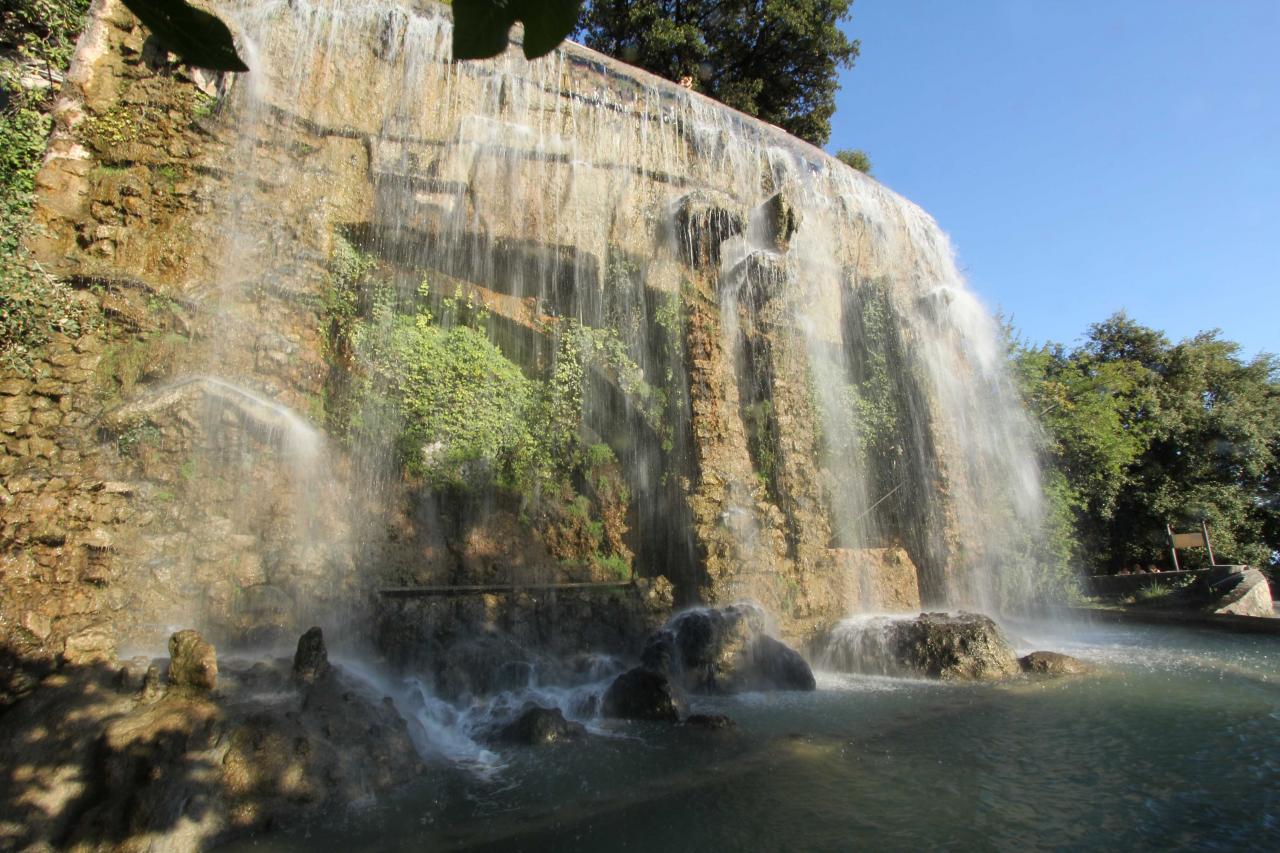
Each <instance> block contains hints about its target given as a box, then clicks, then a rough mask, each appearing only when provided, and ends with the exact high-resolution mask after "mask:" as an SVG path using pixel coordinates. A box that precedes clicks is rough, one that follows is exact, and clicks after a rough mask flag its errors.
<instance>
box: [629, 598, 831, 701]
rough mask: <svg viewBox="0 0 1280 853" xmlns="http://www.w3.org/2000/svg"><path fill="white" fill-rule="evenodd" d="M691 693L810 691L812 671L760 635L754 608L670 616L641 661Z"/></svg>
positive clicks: (704, 610) (795, 655) (703, 610)
mask: <svg viewBox="0 0 1280 853" xmlns="http://www.w3.org/2000/svg"><path fill="white" fill-rule="evenodd" d="M641 662H642V663H643V664H644V666H646V667H648V668H649V669H652V670H654V671H657V672H662V673H665V674H667V675H668V676H669V677H670V678H671V679H672V680H673V681H675V682H676V683H677V684H679V685H680V686H681V687H682V688H683V689H685V690H688V691H690V692H693V693H737V692H741V691H744V690H813V689H814V687H815V686H816V685H815V682H814V678H813V671H812V670H811V669H810V668H809V664H808V663H806V662H805V660H804V658H803V657H801V656H800V654H799V653H798V652H796V651H795V650H794V649H791V648H789V647H788V646H787V645H785V644H784V643H782V642H780V641H778V640H776V639H774V638H773V637H770V636H769V635H768V634H767V633H765V629H764V614H763V613H762V612H761V610H760V609H759V608H758V607H755V606H753V605H749V604H735V605H730V606H728V607H722V608H699V609H696V610H689V611H686V612H684V613H680V614H677V615H676V616H674V617H673V618H672V619H671V621H670V622H668V623H667V626H666V627H665V628H663V629H661V630H659V631H657V632H655V633H654V634H653V635H652V636H651V637H650V638H649V641H648V643H647V644H646V646H645V650H644V653H643V655H642V657H641Z"/></svg>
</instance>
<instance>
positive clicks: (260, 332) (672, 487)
mask: <svg viewBox="0 0 1280 853" xmlns="http://www.w3.org/2000/svg"><path fill="white" fill-rule="evenodd" d="M217 5H218V10H219V11H220V12H222V13H223V14H225V15H226V17H227V18H228V20H229V21H230V22H231V23H232V24H233V28H234V29H235V30H236V32H237V35H238V38H239V40H240V42H241V43H242V45H244V46H245V48H246V53H247V55H249V56H251V57H252V59H253V63H252V64H253V71H252V72H251V73H250V74H248V75H246V76H245V77H244V78H243V82H242V83H240V84H238V85H237V86H235V87H234V88H233V91H232V92H231V94H230V96H229V98H228V103H227V105H226V106H225V107H224V109H225V110H226V115H227V122H228V127H230V128H232V129H233V133H232V136H231V138H229V139H228V140H227V141H226V152H227V153H226V157H225V159H226V162H227V168H228V169H229V170H230V175H231V178H230V180H229V182H228V187H229V188H228V189H227V190H226V191H224V195H223V197H222V198H221V199H220V200H219V203H218V210H219V212H220V213H219V215H220V216H222V217H224V221H225V224H224V225H223V226H222V227H221V229H220V230H221V233H222V234H223V235H224V237H223V246H224V249H223V254H224V257H225V262H224V264H223V272H222V275H221V279H222V281H223V286H222V287H221V288H220V290H219V296H218V298H219V303H220V305H221V312H222V315H223V317H224V318H225V323H226V331H225V334H222V335H220V336H219V338H218V340H216V341H215V342H214V343H213V345H212V346H210V348H209V353H210V355H209V358H210V361H211V363H212V367H211V368H210V370H211V372H215V373H217V374H219V375H222V376H227V377H236V380H235V381H236V382H237V383H238V384H240V385H242V386H244V387H252V388H258V389H267V390H270V391H271V392H272V395H273V396H276V397H278V398H279V399H283V400H286V401H292V402H295V403H296V404H301V402H302V400H303V399H304V398H305V397H307V396H310V397H312V398H313V399H315V398H320V399H322V400H323V403H324V406H325V408H326V410H325V412H324V417H325V419H326V421H327V426H328V428H329V431H330V433H331V434H332V435H333V436H334V437H335V439H339V440H340V442H339V441H335V442H333V443H334V444H337V443H343V444H345V450H343V451H342V453H341V454H340V455H341V456H342V461H340V460H339V459H338V458H337V456H335V455H334V453H333V448H331V447H329V446H325V447H324V448H322V449H321V451H320V454H321V456H322V457H323V458H322V459H318V460H317V461H315V462H314V466H315V467H316V468H317V469H319V470H325V471H330V472H333V474H332V476H329V477H327V478H326V479H327V480H329V481H333V482H330V484H329V486H328V492H329V497H328V498H327V502H326V503H325V505H324V506H323V507H318V508H317V509H315V510H314V511H311V512H310V513H309V518H311V519H312V520H313V521H312V522H309V523H308V524H307V525H304V527H305V531H306V532H305V533H304V535H302V536H300V537H295V543H296V544H295V551H294V553H293V554H292V555H291V556H289V555H282V557H281V558H280V568H281V571H282V572H287V571H288V570H289V568H288V567H289V566H297V565H299V563H300V562H302V561H307V562H311V563H314V564H316V565H319V566H323V569H322V570H319V571H312V572H311V573H310V574H309V575H308V577H309V578H311V579H312V580H308V581H306V582H303V583H301V584H295V590H294V592H293V594H294V595H295V597H298V596H301V597H303V598H305V597H306V596H305V595H302V593H301V592H298V590H307V589H310V590H313V591H315V592H316V594H317V595H318V598H317V601H318V602H320V603H318V604H313V605H308V607H309V609H308V610H307V612H310V613H317V614H323V613H324V612H326V611H325V609H324V608H325V607H328V608H329V612H333V606H334V603H335V601H342V600H344V599H345V600H348V601H350V600H356V599H360V598H361V597H362V596H363V595H366V594H367V593H368V592H369V591H370V587H371V586H372V585H373V584H375V583H383V584H387V583H392V584H408V585H413V584H427V585H437V586H441V585H449V584H459V583H461V584H472V585H480V586H484V585H485V584H489V585H493V584H495V583H496V584H508V585H510V586H511V587H512V588H513V589H515V588H517V587H519V586H521V585H525V584H534V583H549V582H563V581H575V582H577V581H593V582H598V581H603V580H608V579H611V578H614V579H616V578H620V577H629V576H631V575H632V573H634V575H636V576H639V577H642V578H651V577H656V576H657V575H660V574H661V575H666V576H667V577H668V578H670V579H671V581H673V582H674V584H675V588H676V597H677V600H678V601H682V602H685V603H690V602H694V601H697V600H704V601H710V602H726V601H732V600H741V599H751V600H755V601H758V602H760V604H761V605H763V606H764V607H765V608H766V609H767V610H768V611H769V612H770V613H771V614H772V615H773V617H774V618H776V619H777V621H778V624H779V626H780V628H781V630H782V631H783V633H784V635H787V636H790V637H793V638H805V637H809V636H812V634H813V632H814V630H815V629H820V628H821V627H822V626H824V625H829V624H831V623H832V622H833V621H834V620H836V619H838V618H839V617H841V616H842V615H844V614H847V613H850V612H858V611H876V610H883V609H894V608H897V609H901V608H902V607H918V606H919V604H920V603H921V602H922V601H923V602H924V603H929V604H939V605H946V606H960V605H964V606H970V607H977V608H982V609H985V610H988V611H996V610H1000V609H1002V608H1008V607H1016V606H1019V605H1021V604H1024V603H1026V601H1027V600H1028V598H1029V597H1030V596H1031V594H1032V593H1033V591H1034V590H1033V585H1032V583H1031V580H1030V576H1029V575H1028V573H1027V571H1026V566H1025V565H1024V564H1023V563H1022V561H1020V559H1019V557H1020V549H1021V548H1023V547H1024V546H1025V544H1026V543H1027V542H1028V541H1031V540H1032V539H1034V533H1033V531H1034V529H1035V528H1036V525H1037V523H1038V518H1039V503H1038V495H1039V484H1038V477H1037V470H1036V465H1035V461H1034V454H1033V452H1032V443H1031V435H1030V428H1029V426H1028V424H1027V422H1026V421H1025V419H1024V417H1023V415H1022V414H1021V412H1020V409H1019V406H1018V404H1017V400H1016V395H1015V394H1014V392H1013V390H1012V388H1011V385H1010V382H1009V379H1008V377H1007V376H1006V374H1005V370H1004V366H1003V360H1002V354H1001V350H1000V342H999V336H998V334H997V329H996V328H995V325H994V323H993V322H992V321H991V319H990V317H989V316H988V315H987V313H986V312H985V311H984V310H983V309H982V307H981V306H980V305H979V304H978V302H977V301H976V300H975V298H974V297H973V296H972V294H970V293H969V292H968V291H967V290H966V289H965V286H964V283H963V281H962V279H961V277H960V276H959V273H958V272H957V270H956V266H955V263H954V260H953V258H952V255H951V250H950V247H949V245H948V244H947V240H946V238H945V236H944V235H943V234H942V233H941V232H940V231H939V230H938V228H937V226H936V225H935V224H934V222H933V221H932V220H931V219H930V218H929V217H928V216H927V215H926V214H925V213H923V212H922V211H921V210H919V209H918V208H917V207H915V206H914V205H912V204H910V203H909V202H906V201H905V200H903V199H901V198H900V197H898V196H896V195H894V194H893V193H892V192H890V191H888V190H886V189H885V188H883V187H881V186H880V185H878V184H876V183H875V182H874V181H872V180H870V179H868V178H866V177H865V176H863V175H861V174H858V173H855V172H853V171H852V170H850V169H848V168H846V167H844V166H843V165H842V164H839V163H837V162H835V161H833V160H832V159H830V158H828V157H827V156H826V155H824V154H822V153H821V152H819V151H818V150H816V149H814V148H811V147H809V146H807V145H805V144H803V143H800V142H798V141H797V140H794V139H792V138H790V137H787V136H786V135H785V134H782V133H780V132H779V131H777V130H776V129H774V128H771V127H768V126H766V125H763V124H761V123H759V122H756V121H754V120H751V119H748V118H746V117H743V116H741V115H739V114H736V113H733V112H731V111H729V110H726V109H724V108H723V107H721V106H719V105H717V104H715V103H713V102H711V101H709V100H707V99H705V98H702V97H700V96H697V95H695V94H692V93H690V92H687V91H685V90H683V89H681V88H679V87H677V86H673V85H671V84H669V83H666V82H664V81H661V80H658V79H656V78H651V77H649V76H647V75H644V74H642V73H639V72H633V71H630V70H626V71H624V70H623V67H622V66H618V65H615V64H614V63H613V62H612V61H610V60H606V59H604V58H602V57H599V56H598V55H595V54H592V53H590V52H589V51H585V50H583V49H581V48H577V47H575V46H572V45H566V46H565V47H564V48H562V49H560V50H558V51H557V52H555V53H554V54H552V55H551V56H549V57H547V58H544V59H542V60H538V61H534V62H527V61H525V60H524V59H522V58H520V57H519V56H518V55H517V52H509V53H508V54H507V55H504V56H503V57H500V58H498V59H496V60H493V61H489V62H483V63H462V64H455V63H451V62H450V61H449V47H448V45H449V40H450V33H451V23H450V20H449V18H448V15H447V13H445V12H444V10H443V9H442V8H441V7H438V6H436V5H435V4H432V3H398V2H391V0H366V2H354V3H352V2H336V0H335V2H327V0H289V2H286V1H285V0H274V1H273V2H252V3H251V2H226V3H219V4H217ZM308 326H309V327H310V329H312V330H314V329H315V328H316V327H317V326H319V328H320V331H319V333H318V334H319V341H318V343H317V341H316V334H317V333H316V332H314V331H309V332H306V333H303V332H300V331H294V332H293V333H292V334H287V333H285V330H288V329H294V330H299V329H305V328H307V327H308ZM281 353H283V356H281ZM459 353H462V355H463V356H465V358H466V359H472V361H466V360H459V359H460V358H461V356H460V355H459ZM264 354H265V355H264ZM477 358H479V359H482V360H484V359H487V361H486V362H485V365H486V366H485V367H483V368H481V369H479V371H478V372H477V368H476V367H475V364H474V363H473V361H474V359H477ZM415 359H417V361H415ZM424 365H425V366H424ZM433 371H434V373H433ZM451 377H452V378H451ZM211 387H212V386H211ZM566 424H567V427H566V426H565V425H566ZM544 457H545V458H544ZM531 459H532V460H533V461H530V460H531ZM539 459H541V460H542V461H541V462H539V461H538V460H539ZM405 471H408V472H409V475H410V476H409V477H408V478H406V476H405V474H404V472H405ZM337 480H342V482H343V484H342V487H341V488H338V487H337V486H336V485H334V482H336V481H337ZM406 495H408V497H406ZM389 506H397V507H404V509H398V510H396V513H397V514H396V515H395V520H393V521H391V522H388V520H387V515H388V512H387V507H389ZM337 518H340V519H341V521H340V523H332V524H327V525H326V523H324V522H322V523H320V524H316V523H314V520H315V519H337ZM389 531H391V532H389ZM304 540H307V541H304ZM526 542H528V543H533V544H521V543H526ZM297 546H305V547H304V548H303V550H302V551H298V550H297ZM308 548H309V549H310V550H307V549H308ZM302 554H306V555H307V556H305V557H303V556H300V555H302ZM355 554H361V555H363V557H362V561H363V562H364V563H365V564H368V565H367V567H362V568H361V569H360V570H359V571H357V569H356V566H355V557H354V555H355ZM893 567H897V568H896V569H894V568H893ZM891 569H892V571H895V572H896V573H897V574H895V575H893V580H892V581H890V580H888V578H889V577H890V575H891ZM320 577H324V578H326V579H327V580H325V581H324V582H323V583H321V584H319V585H317V584H315V583H314V582H313V581H314V579H316V578H320ZM325 601H327V602H328V604H324V603H323V602H325ZM532 603H533V604H536V605H537V606H538V607H544V608H545V607H549V608H550V610H549V612H550V613H551V614H552V615H551V617H546V616H544V615H539V616H536V617H534V619H533V622H534V624H533V625H532V627H530V626H528V625H525V627H524V628H521V629H520V630H526V631H532V632H533V633H535V634H537V635H538V636H539V637H540V638H542V639H547V638H550V639H551V640H552V645H555V643H556V638H557V637H558V633H557V631H558V630H559V629H558V628H557V627H556V622H555V620H556V618H557V617H555V615H554V614H556V613H558V612H559V611H558V610H557V606H558V605H557V604H556V603H555V600H554V598H552V599H551V600H550V602H549V603H547V602H543V603H538V602H532ZM521 606H523V605H520V604H519V603H518V602H516V601H515V600H514V599H512V600H489V599H485V600H483V601H477V602H476V603H475V605H474V606H472V605H471V604H460V605H457V606H455V605H453V604H450V603H448V602H428V603H426V604H424V605H422V607H421V610H420V611H418V613H419V615H417V616H414V617H412V619H411V620H409V621H411V622H413V623H414V624H428V623H429V624H433V625H437V626H438V627H439V630H444V631H452V630H454V629H455V628H457V626H464V627H465V626H469V628H466V629H467V630H471V629H483V630H492V629H494V628H503V629H504V630H505V629H511V627H512V625H513V624H520V622H521V620H522V619H525V617H523V616H521V615H520V614H521V612H522V611H521V610H520V607H521ZM304 609H306V608H304ZM541 612H542V611H539V613H541ZM548 618H550V620H551V621H550V622H549V623H548V621H547V619H548ZM527 621H528V620H527V619H526V622H527ZM441 626H442V627H441ZM450 626H453V627H450ZM380 630H381V629H380ZM387 630H392V631H399V630H401V629H400V628H392V629H387ZM415 630H416V629H415ZM433 630H434V629H433ZM588 633H589V632H588ZM414 636H415V637H417V639H414V640H412V641H408V640H405V638H404V637H401V640H399V641H398V642H399V643H400V645H402V646H403V645H405V643H406V642H408V643H409V644H410V645H412V644H414V643H424V644H426V646H424V648H423V649H422V650H420V651H419V653H418V654H419V655H421V654H429V651H428V650H427V647H429V646H430V643H431V642H433V641H432V640H431V630H426V631H425V632H421V633H419V634H416V635H414ZM584 636H585V635H584ZM565 645H569V643H567V642H566V643H565ZM432 648H434V647H432ZM408 657H410V658H412V657H413V655H408ZM432 689H433V688H431V687H430V686H426V687H424V688H423V689H422V691H420V692H421V694H422V697H423V698H422V699H421V703H420V704H421V706H422V707H421V708H420V709H419V711H420V712H421V714H425V716H424V717H423V719H428V718H432V717H433V714H432V712H431V711H430V708H431V707H433V702H434V701H435V700H432V699H430V698H429V697H430V696H431V695H432ZM415 713H418V712H415ZM450 715H452V716H451V717H450V719H451V720H452V722H451V723H450V724H449V726H446V728H450V730H454V731H462V730H464V729H466V728H467V725H468V724H466V723H463V722H460V721H461V720H463V718H465V717H466V716H467V715H466V714H460V712H458V711H457V710H456V709H454V710H453V711H450V712H449V714H446V716H450Z"/></svg>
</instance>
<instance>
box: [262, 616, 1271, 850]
mask: <svg viewBox="0 0 1280 853" xmlns="http://www.w3.org/2000/svg"><path fill="white" fill-rule="evenodd" d="M1011 633H1012V634H1013V635H1014V636H1015V637H1016V640H1017V644H1018V645H1019V647H1020V650H1023V651H1029V650H1031V649H1035V648H1047V649H1054V650H1058V651H1065V652H1068V653H1070V654H1073V655H1076V656H1077V657H1080V658H1083V659H1086V660H1088V661H1090V662H1092V663H1094V664H1096V665H1097V667H1098V669H1097V671H1096V672H1095V673H1094V674H1091V675H1087V676H1077V677H1069V678H1062V679H1057V680H1032V679H1018V680H1014V681H1012V682H1007V683H1003V684H994V685H993V684H981V685H978V684H942V683H935V682H925V681H912V680H905V679H889V678H880V677H865V676H850V675H841V674H834V673H820V674H819V679H818V683H819V687H818V690H817V691H816V692H814V693H781V694H748V695H743V696H737V697H730V698H717V699H702V700H696V701H695V702H694V703H693V710H695V711H705V712H713V713H723V714H727V715H729V716H730V717H732V718H733V719H734V720H736V721H737V723H738V725H737V727H736V728H735V729H732V730H728V731H708V730H702V729H694V728H690V727H670V726H659V725H646V724H618V725H600V726H597V728H596V731H597V733H596V734H593V735H592V737H590V738H589V739H588V740H587V741H585V742H582V743H576V744H568V745H563V746H553V747H542V748H529V747H509V748H504V749H502V750H501V751H500V752H499V753H498V755H499V761H498V762H497V763H496V764H493V765H491V766H489V767H487V768H485V769H484V770H483V771H481V770H479V769H476V768H474V767H467V766H463V765H460V764H457V763H448V762H445V761H443V760H441V761H439V762H437V763H435V764H434V765H433V767H432V769H431V771H430V772H429V774H428V776H427V778H426V779H425V780H424V781H423V782H422V783H420V784H417V785H415V786H414V787H412V788H411V789H408V790H405V791H402V792H400V793H399V794H397V795H396V796H395V797H394V798H391V799H388V800H386V801H383V802H381V803H379V804H378V805H377V806H374V807H372V808H370V809H368V810H366V811H364V812H361V813H357V814H354V815H349V816H347V817H345V818H344V819H343V821H342V823H341V824H339V825H334V826H327V827H323V828H312V829H311V830H310V831H308V832H306V833H302V834H298V835H293V836H276V837H271V838H263V839H258V840H249V841H245V842H242V843H241V844H239V845H237V847H238V848H243V849H254V850H264V849H270V850H281V851H285V850H328V849H332V850H352V849H379V850H415V851H417V850H423V849H480V850H488V849H492V850H503V849H519V850H531V851H540V850H547V851H551V850H555V851H564V850H641V851H644V850H663V851H672V850H708V849H719V850H847V849H853V848H862V847H869V848H873V849H919V848H924V847H927V848H955V849H966V850H968V849H990V850H1031V849H1054V850H1063V849H1084V848H1091V849H1096V848H1106V849H1117V850H1154V849H1160V850H1167V849H1189V848H1195V849H1222V850H1240V849H1280V638H1276V637H1270V636H1250V635H1233V634H1223V633H1216V632H1208V631H1190V630H1175V629H1168V628H1157V627H1136V626H1135V627H1128V626H1126V627H1089V628H1082V627H1075V628H1072V627H1070V626H1065V627H1059V629H1058V630H1056V631H1053V632H1049V631H1046V630H1044V629H1033V628H1027V627H1022V628H1021V629H1020V628H1018V627H1017V626H1015V627H1014V628H1013V630H1012V632H1011Z"/></svg>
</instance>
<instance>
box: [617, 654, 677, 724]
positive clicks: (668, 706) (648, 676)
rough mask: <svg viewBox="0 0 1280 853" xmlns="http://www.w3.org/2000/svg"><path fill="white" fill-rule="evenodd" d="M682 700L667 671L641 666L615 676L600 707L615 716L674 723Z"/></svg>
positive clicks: (625, 718)
mask: <svg viewBox="0 0 1280 853" xmlns="http://www.w3.org/2000/svg"><path fill="white" fill-rule="evenodd" d="M683 704H684V703H683V702H682V701H681V699H680V696H679V694H678V693H677V692H676V691H675V689H674V688H673V687H672V685H671V682H670V680H668V679H667V676H666V675H664V674H663V673H661V672H656V671H654V670H652V669H648V668H646V667H643V666H638V667H636V668H635V669H629V670H627V671H626V672H624V673H622V675H619V676H618V677H617V678H615V679H614V681H613V684H610V685H609V689H608V690H607V691H605V694H604V700H603V701H602V702H601V709H600V710H601V713H602V714H603V715H604V716H606V717H613V718H615V719H621V720H656V721H658V722H670V723H674V722H677V721H679V719H680V711H681V707H682V706H683Z"/></svg>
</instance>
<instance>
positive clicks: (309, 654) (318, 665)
mask: <svg viewBox="0 0 1280 853" xmlns="http://www.w3.org/2000/svg"><path fill="white" fill-rule="evenodd" d="M328 672H329V652H328V650H327V649H325V646H324V632H323V631H321V630H320V629H319V628H311V629H310V630H308V631H307V633H305V634H303V635H302V636H301V637H299V638H298V650H297V652H295V653H294V656H293V679H294V681H297V682H300V683H302V684H314V683H315V682H316V680H317V679H320V678H323V677H324V676H325V675H326V674H327V673H328Z"/></svg>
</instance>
